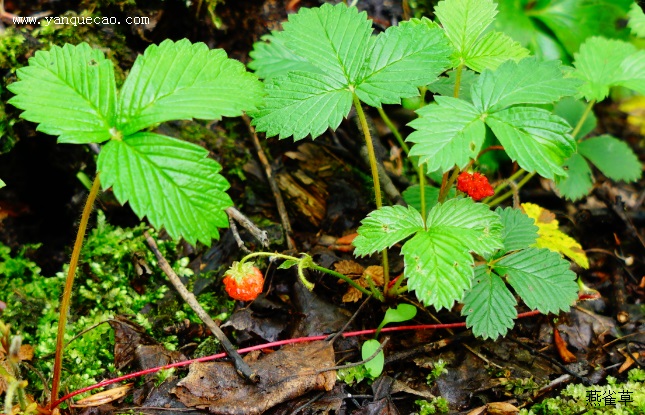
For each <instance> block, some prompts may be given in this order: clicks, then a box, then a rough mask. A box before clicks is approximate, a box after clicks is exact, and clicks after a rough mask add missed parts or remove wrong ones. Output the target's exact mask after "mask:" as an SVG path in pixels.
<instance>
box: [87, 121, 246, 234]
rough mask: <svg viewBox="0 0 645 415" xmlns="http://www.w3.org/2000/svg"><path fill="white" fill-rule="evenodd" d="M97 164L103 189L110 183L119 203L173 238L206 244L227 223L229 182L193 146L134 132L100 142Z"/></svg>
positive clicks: (215, 165)
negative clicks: (125, 205) (101, 145)
mask: <svg viewBox="0 0 645 415" xmlns="http://www.w3.org/2000/svg"><path fill="white" fill-rule="evenodd" d="M97 167H98V170H99V177H100V179H101V184H102V186H103V189H107V188H109V187H112V189H113V191H114V195H115V196H116V198H117V200H118V201H119V202H121V203H125V202H129V203H130V207H132V210H133V211H134V212H135V213H136V214H137V215H138V216H139V217H140V218H143V217H144V216H147V217H148V220H149V221H150V223H152V224H153V225H154V226H155V227H157V228H160V227H162V226H163V227H165V228H166V230H167V231H168V234H169V235H170V236H172V237H173V238H175V239H177V238H179V237H184V239H186V241H188V242H189V243H190V244H192V245H194V244H195V242H196V241H200V242H203V243H205V244H207V245H210V242H211V239H212V238H215V239H217V238H218V237H219V231H218V228H225V227H228V216H227V215H226V213H225V212H224V209H226V208H228V207H230V206H232V205H233V203H232V201H231V199H230V197H229V196H228V195H227V194H226V192H225V191H226V189H228V187H229V184H228V182H227V181H226V179H225V178H224V177H222V176H221V175H220V174H219V171H220V170H221V166H220V165H219V164H218V163H217V162H216V161H215V160H212V159H210V158H208V151H207V150H205V149H203V148H201V147H199V146H198V145H195V144H191V143H187V142H184V141H180V140H176V139H174V138H170V137H166V136H163V135H159V134H153V133H137V134H134V135H131V136H129V137H127V138H126V139H125V140H111V141H110V142H109V143H108V144H106V145H105V146H104V147H103V149H102V151H101V154H100V155H99V158H98V162H97Z"/></svg>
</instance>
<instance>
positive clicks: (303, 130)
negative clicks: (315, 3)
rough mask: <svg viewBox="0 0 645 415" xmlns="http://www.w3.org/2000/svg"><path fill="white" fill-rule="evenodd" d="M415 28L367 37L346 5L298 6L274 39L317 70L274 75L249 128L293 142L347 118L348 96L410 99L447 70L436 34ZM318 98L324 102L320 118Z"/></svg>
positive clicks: (363, 21) (360, 18)
mask: <svg viewBox="0 0 645 415" xmlns="http://www.w3.org/2000/svg"><path fill="white" fill-rule="evenodd" d="M422 23H423V21H421V22H419V23H418V24H416V23H415V24H412V23H408V24H402V25H401V26H392V27H390V28H388V29H387V30H386V31H385V32H384V33H381V34H380V35H378V36H377V37H376V38H371V33H372V27H371V22H370V21H369V20H367V14H366V13H364V12H363V13H358V11H357V10H356V8H354V7H350V8H348V7H347V6H345V5H344V4H337V5H335V6H332V5H330V4H324V5H323V6H322V7H320V8H316V9H307V8H303V9H300V11H299V12H298V13H297V14H295V15H291V16H290V17H289V22H288V23H285V25H284V32H282V33H281V35H280V36H279V37H277V38H278V39H279V41H284V45H285V46H286V48H287V49H289V50H290V51H291V52H292V53H293V54H294V55H295V56H296V57H298V58H299V59H305V60H306V61H307V62H308V63H309V64H311V65H313V66H315V67H316V68H317V71H316V72H314V71H308V70H305V71H296V72H288V74H287V75H282V76H279V77H277V78H275V77H274V78H273V79H272V81H271V82H270V83H269V86H268V88H267V92H268V94H269V96H268V97H267V99H266V104H265V105H264V106H263V107H262V108H260V110H259V111H256V112H255V113H254V114H253V115H254V118H255V120H254V125H256V128H257V130H258V131H265V132H266V133H267V135H268V136H271V135H280V137H281V138H284V137H288V136H289V135H291V134H293V135H294V136H295V138H296V139H298V138H302V137H304V136H306V135H308V134H311V135H312V137H313V138H315V137H316V136H318V135H320V134H322V132H323V131H324V130H325V128H327V127H331V128H336V127H337V126H338V124H339V123H340V120H341V119H342V118H343V117H346V116H347V115H348V114H349V109H350V107H351V101H352V99H351V98H352V94H353V93H356V95H357V97H359V99H361V100H363V101H364V102H365V103H367V104H369V105H373V106H381V104H383V103H391V104H398V103H400V100H401V99H402V98H409V97H413V96H418V94H419V92H418V89H417V88H418V87H421V86H424V85H426V84H428V83H430V82H432V81H433V80H434V79H435V78H436V77H437V76H438V75H439V74H440V73H442V72H443V71H444V70H445V69H446V68H447V67H448V65H449V61H448V58H447V54H448V53H449V47H448V41H447V39H446V38H445V35H444V34H443V32H442V30H441V29H439V28H436V27H433V25H429V24H422ZM276 53H277V52H276ZM292 63H293V61H292ZM280 65H283V64H280ZM300 69H303V68H300ZM321 73H322V74H324V75H321ZM294 74H297V76H296V77H297V79H294ZM282 89H286V91H283V90H282ZM327 95H329V96H327ZM347 97H349V99H348V98H347ZM319 101H321V102H323V105H326V107H325V108H324V111H323V113H321V114H318V113H317V107H316V105H319ZM312 104H315V105H312ZM333 105H337V108H332V106H333Z"/></svg>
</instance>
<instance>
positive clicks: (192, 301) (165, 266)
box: [143, 231, 259, 383]
mask: <svg viewBox="0 0 645 415" xmlns="http://www.w3.org/2000/svg"><path fill="white" fill-rule="evenodd" d="M143 234H144V236H145V237H146V242H147V243H148V246H149V247H150V250H151V251H152V252H153V253H154V254H155V257H157V261H158V262H159V268H161V270H162V271H163V272H164V273H165V274H166V276H168V279H169V280H170V282H171V283H172V285H173V286H174V287H175V289H176V290H177V292H178V293H179V295H180V296H181V298H183V299H184V301H186V303H188V305H189V306H190V308H191V309H192V310H193V311H194V312H195V314H197V316H198V317H199V318H200V319H201V320H202V321H203V322H204V324H205V325H206V327H208V329H209V330H210V331H211V333H213V334H214V335H215V337H217V339H218V340H219V341H220V342H221V343H222V346H223V347H224V350H226V353H227V354H228V356H229V357H230V358H231V359H233V365H234V366H235V369H236V370H237V372H238V374H240V376H242V377H243V378H244V379H246V380H249V381H251V382H254V383H256V382H257V381H258V380H259V379H258V376H257V375H256V374H255V373H253V372H252V371H251V368H250V367H249V365H248V364H247V363H246V362H245V361H244V360H242V358H241V357H240V355H239V353H238V352H237V350H235V347H234V346H233V344H232V343H231V342H230V341H229V339H228V338H227V337H226V335H225V334H224V332H223V331H222V329H220V328H219V326H218V325H217V324H215V322H214V321H213V319H212V318H211V317H210V316H209V315H208V313H206V311H205V310H204V309H203V308H202V306H201V305H200V304H199V302H198V301H197V299H196V298H195V295H194V294H193V293H191V292H190V291H188V289H187V288H186V287H185V286H184V284H183V283H182V282H181V280H180V279H179V276H177V274H176V273H175V271H174V270H173V269H172V267H171V266H170V264H169V263H168V261H166V258H164V256H163V255H162V254H161V252H160V251H159V248H158V247H157V243H156V242H155V240H154V239H152V237H151V236H150V234H149V233H148V232H147V231H144V232H143Z"/></svg>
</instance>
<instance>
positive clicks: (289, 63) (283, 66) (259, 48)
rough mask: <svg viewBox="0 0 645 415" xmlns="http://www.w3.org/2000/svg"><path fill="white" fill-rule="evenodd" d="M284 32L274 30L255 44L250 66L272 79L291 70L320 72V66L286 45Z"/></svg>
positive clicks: (264, 77) (260, 74) (259, 73)
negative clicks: (311, 62) (295, 52)
mask: <svg viewBox="0 0 645 415" xmlns="http://www.w3.org/2000/svg"><path fill="white" fill-rule="evenodd" d="M283 33H284V32H278V31H273V32H271V34H270V35H265V36H262V41H260V42H255V43H254V44H253V50H252V51H251V53H249V56H250V57H251V58H252V59H253V60H252V61H251V62H249V65H248V66H249V68H250V69H253V70H254V71H255V74H256V75H257V76H258V77H259V78H262V79H266V80H268V79H271V78H275V77H276V76H280V75H286V74H287V73H289V72H291V71H306V72H320V73H323V72H322V71H320V70H319V69H318V67H316V66H314V65H312V64H310V63H309V62H308V61H307V60H306V59H305V58H303V57H300V56H298V55H296V54H294V53H293V52H292V51H291V49H289V48H287V46H286V45H285V42H284V39H283V36H282V34H283Z"/></svg>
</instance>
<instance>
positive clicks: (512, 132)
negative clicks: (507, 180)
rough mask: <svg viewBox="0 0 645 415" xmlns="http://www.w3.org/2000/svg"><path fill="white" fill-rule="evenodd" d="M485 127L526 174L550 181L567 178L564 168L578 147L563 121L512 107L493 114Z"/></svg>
mask: <svg viewBox="0 0 645 415" xmlns="http://www.w3.org/2000/svg"><path fill="white" fill-rule="evenodd" d="M486 124H488V126H489V127H490V128H491V129H492V130H493V132H494V133H495V136H497V139H498V140H499V142H500V143H502V145H503V146H504V150H506V153H507V154H508V156H509V157H510V158H511V160H514V161H517V163H518V164H519V165H520V167H522V168H523V169H524V170H527V171H537V172H538V173H539V174H540V175H542V176H543V177H546V178H549V179H552V178H554V176H556V175H559V176H565V175H566V172H565V171H564V170H563V169H562V167H561V166H562V163H563V162H564V161H565V160H566V159H567V158H569V157H570V156H571V154H573V152H574V151H575V149H576V143H575V141H574V140H573V138H572V137H571V136H570V135H569V134H568V132H569V130H570V129H571V127H570V126H569V124H568V123H567V122H566V121H565V120H564V119H562V118H560V117H558V116H556V115H553V114H551V113H550V112H549V111H547V110H544V109H541V108H535V107H513V108H509V109H506V110H503V111H499V112H496V113H493V114H491V115H490V116H489V117H488V118H486Z"/></svg>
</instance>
